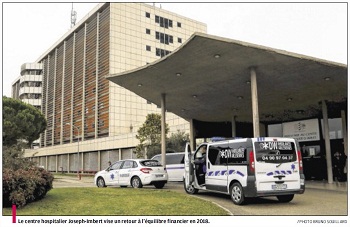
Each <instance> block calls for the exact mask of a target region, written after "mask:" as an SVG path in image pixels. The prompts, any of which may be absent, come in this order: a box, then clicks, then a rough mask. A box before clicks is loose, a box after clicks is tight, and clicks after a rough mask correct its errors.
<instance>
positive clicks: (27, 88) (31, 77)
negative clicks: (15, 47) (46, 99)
mask: <svg viewBox="0 0 350 227" xmlns="http://www.w3.org/2000/svg"><path fill="white" fill-rule="evenodd" d="M42 69H43V68H42V64H40V63H25V64H23V65H22V66H21V75H20V76H19V77H17V79H16V80H15V81H14V82H13V83H12V94H11V95H12V98H15V99H19V100H21V101H23V102H25V103H28V104H31V105H33V106H34V107H36V108H38V109H41V98H42Z"/></svg>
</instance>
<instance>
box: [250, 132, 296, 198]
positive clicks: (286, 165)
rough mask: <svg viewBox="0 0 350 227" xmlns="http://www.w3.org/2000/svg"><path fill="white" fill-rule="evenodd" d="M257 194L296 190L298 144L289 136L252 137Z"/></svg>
mask: <svg viewBox="0 0 350 227" xmlns="http://www.w3.org/2000/svg"><path fill="white" fill-rule="evenodd" d="M252 143H253V146H254V156H255V163H254V167H255V175H256V187H257V193H258V194H274V193H278V192H281V191H285V192H287V191H297V190H299V189H300V188H301V185H300V183H301V182H300V174H301V172H300V169H299V168H300V167H301V166H299V165H300V163H299V157H298V146H297V144H296V142H295V140H294V139H291V138H267V137H266V138H254V139H252Z"/></svg>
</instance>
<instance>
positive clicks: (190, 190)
mask: <svg viewBox="0 0 350 227" xmlns="http://www.w3.org/2000/svg"><path fill="white" fill-rule="evenodd" d="M184 189H185V191H186V192H187V193H188V194H191V195H193V194H197V193H198V189H197V188H194V186H193V185H189V186H188V187H186V182H185V179H184Z"/></svg>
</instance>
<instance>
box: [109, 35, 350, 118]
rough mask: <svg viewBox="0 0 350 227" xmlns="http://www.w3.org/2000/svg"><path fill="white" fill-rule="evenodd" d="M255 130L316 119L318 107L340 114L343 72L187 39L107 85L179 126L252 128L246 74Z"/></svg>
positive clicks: (278, 54) (249, 47)
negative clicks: (179, 120)
mask: <svg viewBox="0 0 350 227" xmlns="http://www.w3.org/2000/svg"><path fill="white" fill-rule="evenodd" d="M251 67H254V68H255V70H256V75H257V89H258V101H259V113H260V114H259V115H260V121H261V122H274V121H276V122H277V121H291V120H297V119H303V118H304V119H305V118H311V117H315V116H318V114H319V113H320V112H321V105H320V104H319V103H320V101H322V100H327V101H328V102H330V103H335V104H337V103H340V104H341V105H344V104H345V105H346V106H347V66H346V65H344V64H340V63H335V62H329V61H325V60H321V59H317V58H313V57H308V56H304V55H300V54H295V53H290V52H286V51H282V50H277V49H272V48H269V47H264V46H259V45H255V44H250V43H246V42H241V41H237V40H232V39H227V38H222V37H217V36H212V35H208V34H203V33H195V34H194V35H193V36H191V38H190V39H189V40H187V42H186V43H184V44H183V45H182V46H180V47H179V48H178V49H176V50H175V51H174V52H172V53H171V54H169V55H167V56H166V57H163V58H161V59H159V60H157V61H155V62H153V63H151V64H148V65H145V66H143V67H140V68H137V69H134V70H131V71H126V72H123V73H118V74H114V75H109V76H108V77H107V79H108V80H110V81H112V82H114V83H116V84H118V85H120V86H122V87H125V88H126V89H128V90H130V91H132V92H134V93H136V94H137V95H139V96H141V97H143V98H145V99H146V100H148V101H151V102H152V103H154V104H157V105H159V106H160V104H161V94H163V93H164V94H165V95H166V109H167V111H170V112H173V113H175V114H176V115H178V116H181V117H183V118H185V119H197V120H200V121H209V122H222V121H231V119H232V117H233V116H236V120H237V121H241V122H252V104H251V86H250V82H249V81H250V68H251Z"/></svg>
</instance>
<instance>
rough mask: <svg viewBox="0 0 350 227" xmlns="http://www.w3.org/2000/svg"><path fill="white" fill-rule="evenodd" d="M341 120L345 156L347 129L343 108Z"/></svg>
mask: <svg viewBox="0 0 350 227" xmlns="http://www.w3.org/2000/svg"><path fill="white" fill-rule="evenodd" d="M341 120H342V132H343V141H344V153H345V155H346V156H348V129H347V128H346V115H345V111H344V110H342V111H341Z"/></svg>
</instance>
